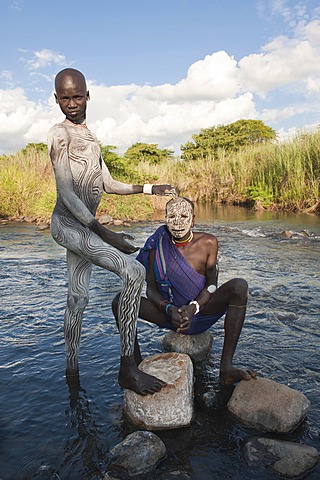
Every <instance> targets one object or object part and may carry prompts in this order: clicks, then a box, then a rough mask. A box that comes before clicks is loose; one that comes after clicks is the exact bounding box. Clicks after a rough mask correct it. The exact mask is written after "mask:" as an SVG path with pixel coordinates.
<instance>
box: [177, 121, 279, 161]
mask: <svg viewBox="0 0 320 480" xmlns="http://www.w3.org/2000/svg"><path fill="white" fill-rule="evenodd" d="M276 138H277V134H276V132H275V131H274V130H273V129H272V128H271V127H269V126H267V125H265V124H264V123H263V122H262V121H261V120H238V121H237V122H234V123H230V124H229V125H219V126H215V127H210V128H205V129H202V130H200V133H198V134H194V135H192V140H193V141H191V142H187V143H186V144H185V145H181V147H180V148H181V152H182V155H181V158H182V159H183V160H196V159H198V158H205V157H214V156H215V155H216V154H217V152H218V150H221V149H223V150H225V151H226V152H237V151H238V150H239V149H240V148H241V147H245V146H250V145H251V146H253V145H258V144H262V143H267V142H272V141H273V140H275V139H276Z"/></svg>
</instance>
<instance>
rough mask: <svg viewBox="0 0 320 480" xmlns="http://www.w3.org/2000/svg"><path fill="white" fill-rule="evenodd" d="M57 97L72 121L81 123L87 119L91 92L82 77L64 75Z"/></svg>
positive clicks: (57, 101)
mask: <svg viewBox="0 0 320 480" xmlns="http://www.w3.org/2000/svg"><path fill="white" fill-rule="evenodd" d="M55 98H56V103H58V104H59V106H60V108H61V111H62V113H64V115H65V116H66V117H67V119H68V120H69V121H70V122H72V123H78V124H79V123H82V122H83V121H84V120H85V118H86V109H87V101H88V100H89V92H88V91H86V85H85V83H84V82H83V81H82V80H81V78H80V79H79V78H78V77H76V76H75V77H73V76H71V75H69V76H66V77H64V78H63V79H62V80H61V81H60V83H59V88H58V89H57V92H56V94H55Z"/></svg>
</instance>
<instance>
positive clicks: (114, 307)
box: [112, 293, 120, 318]
mask: <svg viewBox="0 0 320 480" xmlns="http://www.w3.org/2000/svg"><path fill="white" fill-rule="evenodd" d="M119 297H120V293H117V295H116V296H115V297H114V299H113V300H112V311H113V315H114V316H115V317H116V318H117V316H118V305H119Z"/></svg>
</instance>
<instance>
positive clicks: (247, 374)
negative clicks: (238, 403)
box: [219, 367, 257, 385]
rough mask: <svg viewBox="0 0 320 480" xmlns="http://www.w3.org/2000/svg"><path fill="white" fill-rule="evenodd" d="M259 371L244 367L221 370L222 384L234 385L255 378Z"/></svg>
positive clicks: (220, 378)
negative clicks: (244, 368)
mask: <svg viewBox="0 0 320 480" xmlns="http://www.w3.org/2000/svg"><path fill="white" fill-rule="evenodd" d="M256 375H257V373H256V372H255V371H253V370H243V369H242V368H236V367H230V368H228V369H224V370H220V376H219V380H220V384H221V385H232V384H233V383H237V382H240V381H241V380H251V379H252V378H255V377H256Z"/></svg>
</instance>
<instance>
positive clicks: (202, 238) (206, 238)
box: [193, 232, 218, 243]
mask: <svg viewBox="0 0 320 480" xmlns="http://www.w3.org/2000/svg"><path fill="white" fill-rule="evenodd" d="M193 236H194V239H195V240H197V241H199V242H208V243H210V242H213V243H215V242H217V241H218V239H217V237H216V236H215V235H213V234H212V233H207V232H193Z"/></svg>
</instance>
